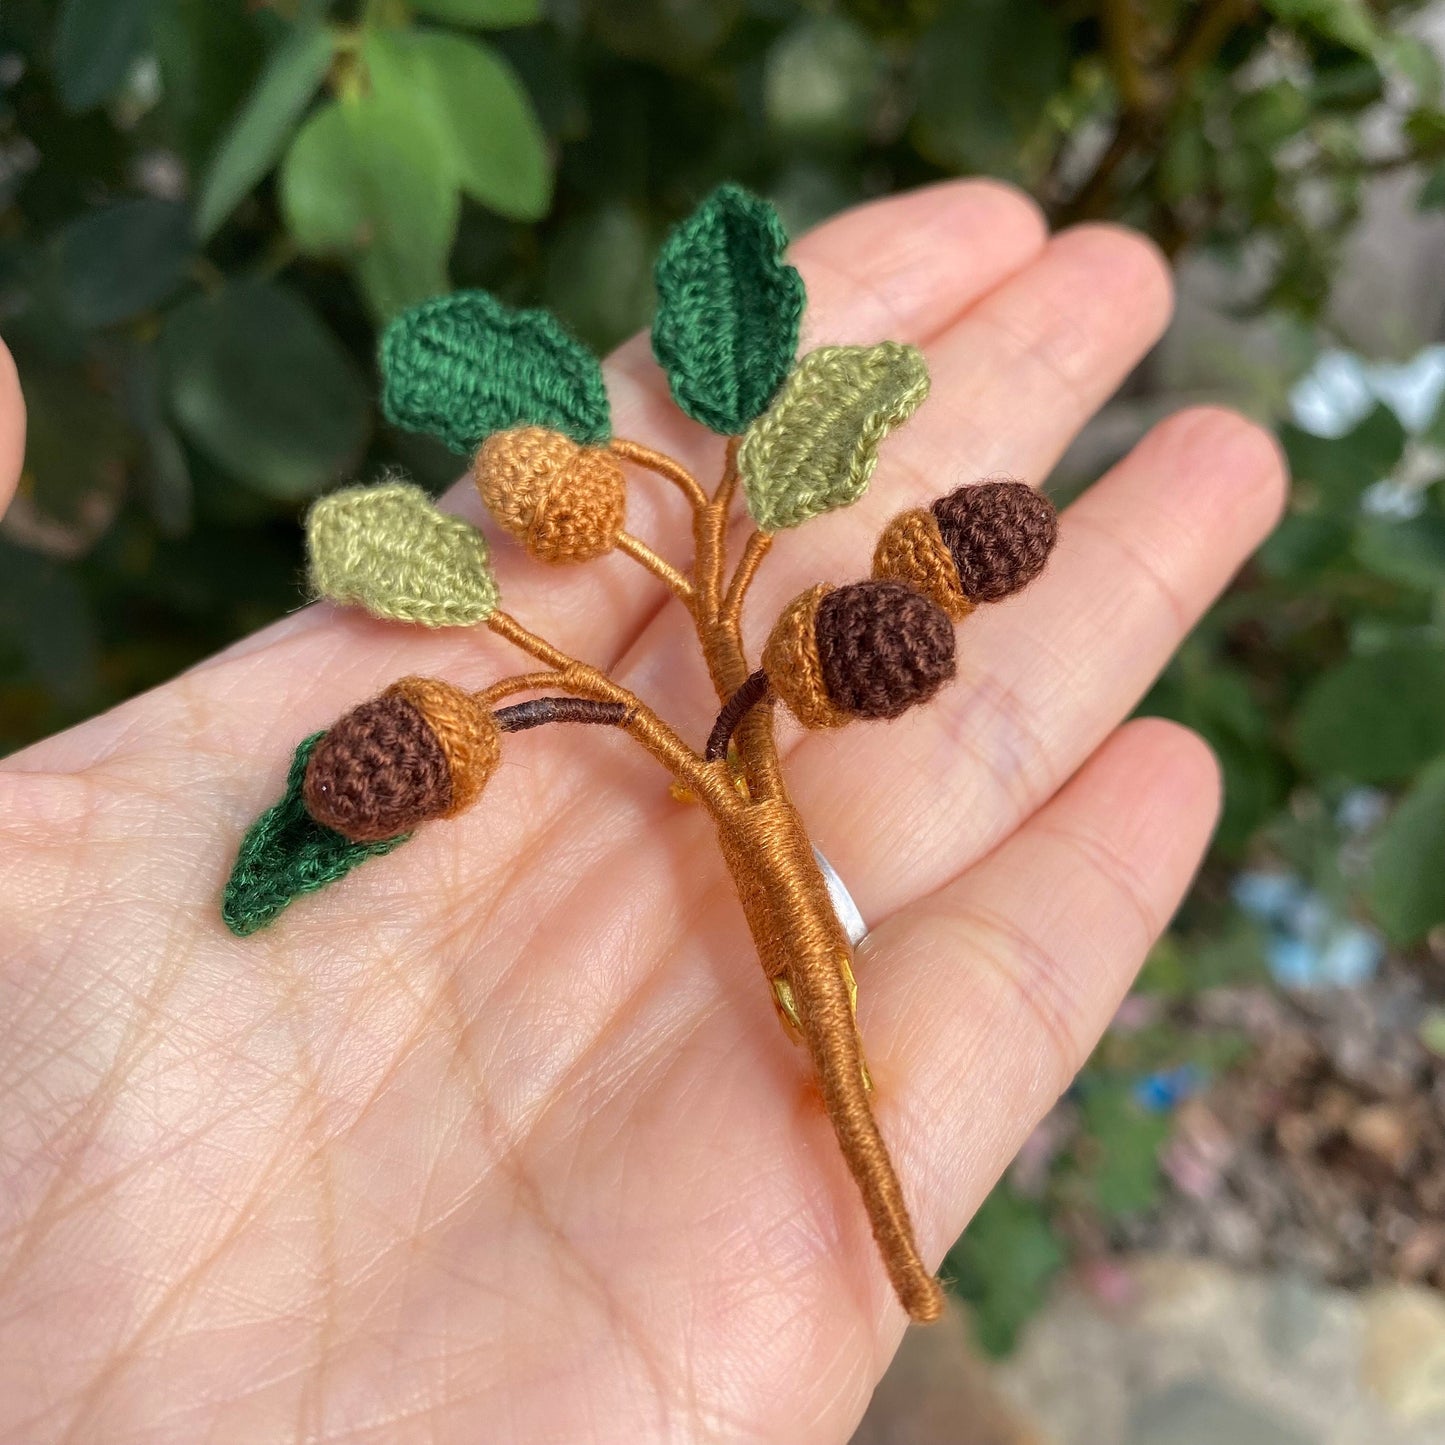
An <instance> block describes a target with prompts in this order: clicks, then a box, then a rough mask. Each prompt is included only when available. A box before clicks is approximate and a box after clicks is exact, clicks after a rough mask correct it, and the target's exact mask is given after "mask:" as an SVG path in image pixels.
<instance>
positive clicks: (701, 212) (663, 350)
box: [652, 185, 804, 436]
mask: <svg viewBox="0 0 1445 1445" xmlns="http://www.w3.org/2000/svg"><path fill="white" fill-rule="evenodd" d="M787 244H788V238H787V234H786V233H785V232H784V230H783V226H782V222H781V221H779V220H778V216H777V212H776V211H774V210H773V208H772V207H771V206H770V205H769V204H768V203H767V202H766V201H764V200H761V199H760V198H759V197H757V196H754V195H750V194H749V193H748V192H747V191H745V190H743V189H742V187H741V186H735V185H724V186H720V187H719V188H718V189H717V190H716V191H714V192H713V194H712V195H711V196H710V197H709V198H708V199H707V200H706V201H705V202H704V203H703V204H702V205H701V206H699V207H698V209H697V210H696V211H694V212H693V214H692V215H691V216H689V217H688V218H687V220H685V221H683V222H682V223H681V224H680V225H678V226H677V227H675V228H674V229H673V231H672V232H671V234H670V235H669V236H668V238H667V241H666V242H665V244H664V245H663V248H662V250H661V252H660V253H659V255H658V258H657V265H656V267H655V270H654V277H655V280H656V283H657V303H658V304H657V317H656V320H654V322H653V324H652V350H653V354H654V355H655V356H656V357H657V360H658V363H659V365H661V367H662V369H663V370H664V371H665V372H666V373H667V379H668V383H669V385H670V386H671V388H672V395H673V399H674V400H675V401H676V402H677V404H678V406H680V407H681V408H682V410H683V411H685V412H686V413H687V414H688V416H690V417H692V418H693V420H694V421H700V422H701V423H702V424H703V425H704V426H706V427H710V428H711V429H712V430H713V431H715V432H721V433H722V434H723V435H724V436H732V435H734V434H735V433H737V432H741V431H742V430H744V428H746V427H747V426H748V424H749V423H750V422H752V421H753V420H754V419H755V418H756V417H757V416H759V415H760V414H761V413H762V411H763V410H764V409H765V408H766V407H767V405H768V403H769V402H770V401H772V399H773V396H774V394H775V393H776V392H777V390H778V387H779V386H780V385H781V384H782V382H783V378H784V377H786V376H787V374H788V369H789V368H790V367H791V366H792V364H793V358H794V356H795V355H796V354H797V350H798V329H799V326H800V325H801V322H802V316H803V302H804V292H803V278H802V277H801V276H799V275H798V273H797V271H796V270H795V269H794V268H793V267H792V266H789V265H788V264H787V263H786V262H785V261H784V260H783V251H784V249H785V248H786V247H787Z"/></svg>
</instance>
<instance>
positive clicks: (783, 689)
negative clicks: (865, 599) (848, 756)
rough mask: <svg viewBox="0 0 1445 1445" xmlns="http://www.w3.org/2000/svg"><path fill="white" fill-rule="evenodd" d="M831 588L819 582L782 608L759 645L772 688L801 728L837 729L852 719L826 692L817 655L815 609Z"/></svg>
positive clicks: (826, 684)
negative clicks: (767, 634) (765, 638)
mask: <svg viewBox="0 0 1445 1445" xmlns="http://www.w3.org/2000/svg"><path fill="white" fill-rule="evenodd" d="M832 591H833V588H832V587H831V586H830V585H829V584H828V583H827V582H820V583H818V585H817V586H816V587H810V588H809V589H808V590H807V591H806V592H803V593H800V594H799V595H798V596H797V597H795V598H793V600H792V601H791V602H789V603H788V605H787V606H786V607H785V608H783V610H782V612H781V613H780V614H779V616H778V620H777V621H776V622H775V623H774V624H773V630H772V632H771V633H770V634H769V636H768V640H767V643H766V645H765V646H764V647H763V671H764V672H765V673H767V675H768V681H769V682H770V683H771V684H772V688H773V691H774V692H776V693H777V694H778V696H779V697H780V698H782V700H783V701H784V702H785V703H787V705H788V711H789V712H791V713H792V714H793V716H794V717H795V718H797V720H798V721H799V722H800V723H802V725H803V726H804V727H805V728H809V729H816V728H840V727H843V726H844V724H846V723H850V722H852V721H853V719H852V718H851V717H850V716H849V715H848V713H847V712H846V711H845V710H844V709H843V708H841V707H839V706H838V705H837V704H836V703H835V702H834V701H833V699H832V697H831V696H830V695H829V692H828V683H827V680H826V679H825V678H824V676H823V660H822V658H821V657H820V656H819V655H818V609H819V607H820V606H821V605H822V603H823V601H824V600H825V599H826V598H827V597H828V595H829V594H830V593H831V592H832Z"/></svg>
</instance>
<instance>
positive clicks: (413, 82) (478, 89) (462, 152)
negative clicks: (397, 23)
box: [366, 31, 552, 221]
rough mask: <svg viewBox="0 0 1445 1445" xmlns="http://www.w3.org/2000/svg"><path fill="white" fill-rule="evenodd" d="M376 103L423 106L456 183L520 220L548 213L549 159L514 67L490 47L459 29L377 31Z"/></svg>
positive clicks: (371, 58) (372, 46) (370, 50)
mask: <svg viewBox="0 0 1445 1445" xmlns="http://www.w3.org/2000/svg"><path fill="white" fill-rule="evenodd" d="M366 58H367V65H368V67H369V69H370V72H371V79H372V86H373V92H374V95H375V96H376V98H377V100H378V101H382V102H386V101H390V102H391V103H392V104H393V105H394V106H395V107H396V109H397V110H403V109H407V108H410V107H415V108H416V109H417V110H418V111H420V110H425V111H426V113H427V115H428V117H429V119H430V121H431V124H432V126H433V128H434V130H435V133H436V136H437V140H436V141H434V142H433V144H440V145H441V146H442V147H443V148H444V150H445V154H446V159H447V162H448V164H449V165H450V168H451V172H452V175H453V176H454V178H455V183H456V184H459V185H460V186H461V188H462V190H463V191H464V192H466V194H467V195H469V196H470V197H472V199H473V200H476V201H480V202H481V203H482V204H483V205H484V206H489V207H490V208H491V209H492V210H494V211H496V212H498V213H499V214H501V215H504V216H509V217H511V218H512V219H513V220H518V221H535V220H538V219H539V218H540V217H542V216H544V215H546V214H547V207H548V206H549V205H550V204H551V200H552V162H551V157H550V155H549V154H548V150H547V138H546V136H545V135H543V133H542V127H541V123H540V122H539V121H538V120H537V115H536V112H535V111H534V110H533V109H532V102H531V100H530V98H529V97H528V95H527V92H526V90H525V89H524V88H523V86H522V82H521V81H520V80H519V79H518V78H517V73H516V71H514V70H513V69H512V67H511V66H510V65H509V64H508V63H507V62H506V61H505V60H504V59H503V58H502V57H501V56H500V55H499V54H497V52H496V51H495V50H493V49H491V48H490V47H489V46H486V45H483V44H482V43H481V42H480V41H474V40H466V39H463V38H462V37H461V36H459V35H445V34H438V33H435V32H430V31H379V32H377V34H376V35H375V36H373V37H372V38H371V40H370V41H369V42H368V44H367V49H366Z"/></svg>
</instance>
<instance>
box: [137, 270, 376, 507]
mask: <svg viewBox="0 0 1445 1445" xmlns="http://www.w3.org/2000/svg"><path fill="white" fill-rule="evenodd" d="M161 346H162V360H163V365H164V367H165V373H166V385H167V391H168V395H169V398H170V405H171V410H172V411H173V413H174V414H175V417H176V420H177V421H178V422H179V423H180V425H181V427H182V429H183V430H184V431H185V433H186V435H187V436H189V437H190V439H191V440H192V441H193V442H194V443H195V444H196V446H198V447H199V448H200V449H201V450H202V451H204V452H205V453H206V454H207V455H208V456H210V457H211V458H212V459H213V460H214V461H215V462H216V463H217V464H218V465H220V466H221V467H224V468H225V469H226V470H227V471H228V472H230V474H231V475H232V476H234V477H236V478H237V479H238V480H239V481H242V482H245V483H246V484H247V485H248V486H251V487H254V488H255V489H256V490H257V491H261V492H265V493H267V494H268V495H270V496H273V497H279V498H282V499H283V500H288V501H289V500H292V499H295V498H298V497H305V496H308V495H310V494H311V493H313V492H316V491H319V490H320V489H321V488H322V487H324V486H326V484H327V483H328V482H331V481H334V480H335V479H336V478H337V477H338V476H339V475H340V474H341V473H342V472H343V471H345V470H346V468H347V467H349V466H350V465H351V464H352V463H354V462H355V461H356V459H357V458H358V457H359V455H360V453H361V449H362V447H363V446H364V445H365V442H366V434H367V427H368V422H369V405H368V389H367V385H366V382H365V381H364V380H363V378H362V377H361V375H360V374H359V373H358V371H357V369H356V367H355V365H354V363H353V362H352V360H351V358H350V357H349V356H348V355H347V354H346V352H345V351H343V350H342V348H341V346H340V344H339V343H338V342H337V341H336V339H335V337H333V336H332V334H331V333H330V331H328V330H327V329H326V327H325V326H324V325H323V324H322V322H321V321H320V320H319V318H318V317H317V316H316V314H315V313H314V312H313V311H312V310H311V309H310V308H309V307H308V306H307V305H306V304H305V303H304V302H302V301H301V300H300V299H299V298H298V297H297V296H296V295H295V293H294V292H292V291H289V290H286V289H284V288H283V287H280V286H278V285H275V284H274V283H272V282H267V281H237V282H233V283H232V284H231V285H229V286H227V287H226V289H225V290H224V291H222V292H221V293H220V294H219V295H217V296H213V297H198V298H197V299H195V300H193V301H189V302H187V303H186V304H185V305H184V306H180V307H178V308H177V309H176V310H174V311H173V312H171V314H170V315H169V316H168V317H167V318H166V324H165V329H164V330H163V332H162V334H161Z"/></svg>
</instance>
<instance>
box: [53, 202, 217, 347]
mask: <svg viewBox="0 0 1445 1445" xmlns="http://www.w3.org/2000/svg"><path fill="white" fill-rule="evenodd" d="M194 253H195V243H194V241H193V240H192V237H191V218H190V215H189V213H188V212H187V210H186V208H185V207H184V206H181V205H177V204H176V203H175V202H174V201H155V200H138V201H118V202H116V203H115V204H114V205H110V206H105V207H103V208H102V209H100V210H98V211H89V212H87V213H85V214H84V215H82V216H80V217H79V218H78V219H76V220H74V221H72V222H71V223H70V224H69V225H68V226H66V227H65V229H64V230H63V231H61V233H60V235H59V236H58V237H57V238H56V256H57V261H58V264H59V268H60V278H61V286H62V288H63V289H64V293H65V300H66V304H67V306H68V308H69V310H70V312H71V315H72V316H73V317H74V318H75V321H76V323H77V324H78V325H80V326H86V327H102V326H114V325H115V324H116V323H117V322H120V321H129V320H130V319H131V317H133V316H138V315H139V314H140V313H141V312H143V311H149V310H150V309H151V308H152V307H155V306H159V305H160V304H161V302H163V301H167V300H169V299H170V297H171V296H172V295H174V294H175V292H176V291H177V289H178V288H179V287H180V285H181V283H182V282H183V281H184V280H185V275H186V267H187V266H188V265H189V264H190V261H191V258H192V256H193V255H194Z"/></svg>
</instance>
